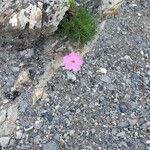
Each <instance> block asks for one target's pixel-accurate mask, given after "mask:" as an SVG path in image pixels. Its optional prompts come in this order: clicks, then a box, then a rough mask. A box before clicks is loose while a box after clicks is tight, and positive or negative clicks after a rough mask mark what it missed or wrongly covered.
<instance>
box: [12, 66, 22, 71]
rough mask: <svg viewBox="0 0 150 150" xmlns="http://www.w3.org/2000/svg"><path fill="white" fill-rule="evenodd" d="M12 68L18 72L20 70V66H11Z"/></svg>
mask: <svg viewBox="0 0 150 150" xmlns="http://www.w3.org/2000/svg"><path fill="white" fill-rule="evenodd" d="M10 69H11V70H12V71H13V72H18V71H19V70H20V68H19V67H14V66H12V67H10Z"/></svg>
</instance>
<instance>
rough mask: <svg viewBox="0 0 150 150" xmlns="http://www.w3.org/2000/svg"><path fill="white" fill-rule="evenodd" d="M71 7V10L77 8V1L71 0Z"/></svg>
mask: <svg viewBox="0 0 150 150" xmlns="http://www.w3.org/2000/svg"><path fill="white" fill-rule="evenodd" d="M69 7H70V9H72V8H75V7H76V2H75V0H69Z"/></svg>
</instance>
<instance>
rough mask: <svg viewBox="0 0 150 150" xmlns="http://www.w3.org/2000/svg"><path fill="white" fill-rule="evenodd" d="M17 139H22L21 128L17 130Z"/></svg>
mask: <svg viewBox="0 0 150 150" xmlns="http://www.w3.org/2000/svg"><path fill="white" fill-rule="evenodd" d="M15 138H16V139H21V138H22V131H21V130H19V131H16V137H15Z"/></svg>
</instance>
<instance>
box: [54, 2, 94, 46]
mask: <svg viewBox="0 0 150 150" xmlns="http://www.w3.org/2000/svg"><path fill="white" fill-rule="evenodd" d="M69 2H70V9H69V10H68V11H67V12H66V15H65V17H64V19H63V20H62V21H61V22H60V24H59V26H58V30H57V32H56V33H57V34H59V36H67V37H68V38H69V39H72V40H75V41H78V42H79V43H81V44H86V43H87V42H88V41H89V40H91V39H92V37H93V36H94V34H95V32H96V23H95V20H94V18H93V17H92V16H91V14H90V13H89V11H88V10H87V9H86V8H83V7H77V6H76V5H75V1H74V0H70V1H69Z"/></svg>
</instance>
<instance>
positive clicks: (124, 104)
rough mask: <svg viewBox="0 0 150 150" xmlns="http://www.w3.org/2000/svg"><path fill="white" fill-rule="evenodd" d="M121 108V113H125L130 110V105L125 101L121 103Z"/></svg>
mask: <svg viewBox="0 0 150 150" xmlns="http://www.w3.org/2000/svg"><path fill="white" fill-rule="evenodd" d="M119 110H120V112H121V113H125V112H127V110H128V106H127V105H126V103H125V102H122V103H120V104H119Z"/></svg>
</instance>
